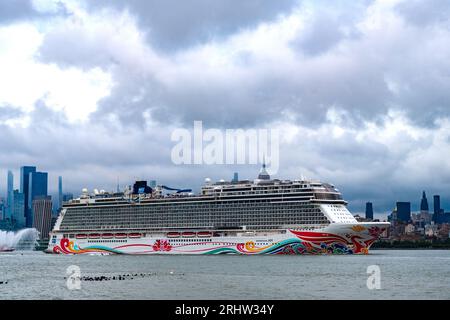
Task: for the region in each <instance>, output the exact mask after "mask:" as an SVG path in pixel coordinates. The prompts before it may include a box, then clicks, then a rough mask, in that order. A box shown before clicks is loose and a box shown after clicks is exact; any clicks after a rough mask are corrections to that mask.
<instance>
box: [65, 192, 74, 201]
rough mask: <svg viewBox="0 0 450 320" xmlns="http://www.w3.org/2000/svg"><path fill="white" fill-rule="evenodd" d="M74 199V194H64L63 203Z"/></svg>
mask: <svg viewBox="0 0 450 320" xmlns="http://www.w3.org/2000/svg"><path fill="white" fill-rule="evenodd" d="M72 199H73V194H72V193H64V194H63V203H64V202H67V201H70V200H72Z"/></svg>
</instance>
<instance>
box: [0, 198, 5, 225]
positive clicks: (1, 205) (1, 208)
mask: <svg viewBox="0 0 450 320" xmlns="http://www.w3.org/2000/svg"><path fill="white" fill-rule="evenodd" d="M5 218H6V205H5V200H4V199H3V198H0V221H1V220H3V219H5Z"/></svg>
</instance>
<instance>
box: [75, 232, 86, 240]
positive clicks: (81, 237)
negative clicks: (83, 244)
mask: <svg viewBox="0 0 450 320" xmlns="http://www.w3.org/2000/svg"><path fill="white" fill-rule="evenodd" d="M75 238H76V239H86V238H87V235H85V234H84V233H79V234H77V235H76V236H75Z"/></svg>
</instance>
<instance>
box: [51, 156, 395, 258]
mask: <svg viewBox="0 0 450 320" xmlns="http://www.w3.org/2000/svg"><path fill="white" fill-rule="evenodd" d="M388 226H389V223H388V222H358V221H357V220H356V219H355V217H354V216H353V215H352V214H351V213H350V212H349V210H348V209H347V202H346V201H345V200H343V198H342V195H341V193H340V192H339V190H338V189H336V188H335V187H334V186H333V185H331V184H328V183H322V182H319V181H312V180H308V179H298V180H279V179H271V177H270V175H269V174H268V173H267V171H266V167H265V164H263V166H262V168H261V171H260V173H259V175H258V177H257V179H254V180H241V181H239V180H237V181H235V180H233V181H223V180H221V181H219V182H215V183H213V182H211V180H210V179H205V184H204V186H203V187H202V188H201V191H200V192H199V193H198V194H193V193H192V192H191V190H180V189H175V188H170V187H166V186H156V187H154V188H151V187H150V186H147V182H146V181H137V182H136V183H135V184H134V185H133V187H129V188H127V190H125V191H124V192H122V193H107V192H104V191H100V192H98V191H97V190H95V192H94V193H92V194H90V193H88V191H87V190H86V189H84V190H83V193H82V195H81V196H80V197H79V198H78V199H74V200H71V201H69V202H67V203H65V204H64V206H63V209H62V210H61V213H60V215H59V217H58V219H57V221H56V223H55V226H54V228H53V230H52V232H51V234H50V240H49V245H48V248H47V250H46V252H48V253H59V254H250V255H253V254H368V253H369V248H370V246H371V245H372V244H373V242H374V241H376V240H377V239H378V238H379V237H380V236H381V235H382V233H383V232H384V231H385V230H386V229H387V228H388Z"/></svg>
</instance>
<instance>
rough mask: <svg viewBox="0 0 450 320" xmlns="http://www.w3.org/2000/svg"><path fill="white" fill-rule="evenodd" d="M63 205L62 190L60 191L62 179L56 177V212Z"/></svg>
mask: <svg viewBox="0 0 450 320" xmlns="http://www.w3.org/2000/svg"><path fill="white" fill-rule="evenodd" d="M62 203H63V190H62V177H61V176H59V177H58V210H59V209H61V208H62Z"/></svg>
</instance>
